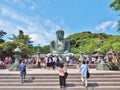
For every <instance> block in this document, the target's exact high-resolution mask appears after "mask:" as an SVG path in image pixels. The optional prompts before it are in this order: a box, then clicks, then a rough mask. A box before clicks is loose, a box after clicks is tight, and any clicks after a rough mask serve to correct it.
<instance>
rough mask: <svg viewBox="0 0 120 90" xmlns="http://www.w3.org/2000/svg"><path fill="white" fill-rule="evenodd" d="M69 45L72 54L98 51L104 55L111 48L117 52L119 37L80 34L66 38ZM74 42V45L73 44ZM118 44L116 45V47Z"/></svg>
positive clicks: (102, 34) (87, 33)
mask: <svg viewBox="0 0 120 90" xmlns="http://www.w3.org/2000/svg"><path fill="white" fill-rule="evenodd" d="M67 39H68V40H69V41H70V43H71V52H72V53H88V54H92V53H94V52H96V51H97V50H98V49H100V52H101V53H102V54H105V53H106V52H107V51H109V50H110V49H111V48H113V49H115V50H116V51H119V50H118V49H119V44H118V43H119V42H120V36H117V35H114V36H113V35H106V34H105V33H91V32H82V33H75V34H73V35H70V36H69V37H67ZM73 42H74V43H73ZM117 44H118V45H117Z"/></svg>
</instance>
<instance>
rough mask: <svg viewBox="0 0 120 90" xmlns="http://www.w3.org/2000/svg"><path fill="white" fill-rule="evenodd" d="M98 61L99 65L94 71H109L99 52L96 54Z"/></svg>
mask: <svg viewBox="0 0 120 90" xmlns="http://www.w3.org/2000/svg"><path fill="white" fill-rule="evenodd" d="M97 55H98V59H99V60H100V63H99V64H98V65H97V67H96V69H97V70H109V68H108V66H107V64H106V63H105V61H104V59H103V55H100V53H99V52H97Z"/></svg>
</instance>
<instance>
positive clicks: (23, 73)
mask: <svg viewBox="0 0 120 90" xmlns="http://www.w3.org/2000/svg"><path fill="white" fill-rule="evenodd" d="M25 76H26V64H25V62H24V61H22V62H21V64H20V81H21V83H23V82H24V79H25Z"/></svg>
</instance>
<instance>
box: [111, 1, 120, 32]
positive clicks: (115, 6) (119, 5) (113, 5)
mask: <svg viewBox="0 0 120 90" xmlns="http://www.w3.org/2000/svg"><path fill="white" fill-rule="evenodd" d="M110 7H111V8H113V10H115V11H120V0H113V1H112V2H111V4H110ZM119 16H120V14H119ZM117 31H118V32H120V20H118V27H117Z"/></svg>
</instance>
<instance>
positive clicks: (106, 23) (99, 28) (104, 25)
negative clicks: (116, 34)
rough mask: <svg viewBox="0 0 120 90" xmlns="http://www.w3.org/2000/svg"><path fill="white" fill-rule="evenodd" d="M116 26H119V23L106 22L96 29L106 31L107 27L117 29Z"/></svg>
mask: <svg viewBox="0 0 120 90" xmlns="http://www.w3.org/2000/svg"><path fill="white" fill-rule="evenodd" d="M116 26H117V21H106V22H102V23H101V24H99V25H97V26H96V27H95V29H96V30H103V31H105V30H106V28H107V27H110V28H115V27H116Z"/></svg>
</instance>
